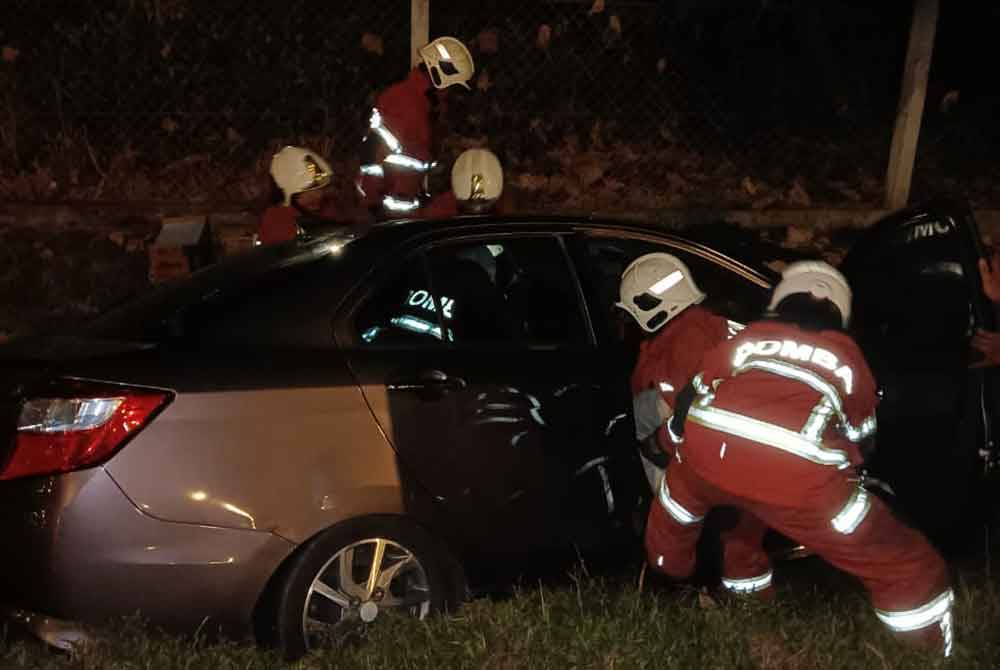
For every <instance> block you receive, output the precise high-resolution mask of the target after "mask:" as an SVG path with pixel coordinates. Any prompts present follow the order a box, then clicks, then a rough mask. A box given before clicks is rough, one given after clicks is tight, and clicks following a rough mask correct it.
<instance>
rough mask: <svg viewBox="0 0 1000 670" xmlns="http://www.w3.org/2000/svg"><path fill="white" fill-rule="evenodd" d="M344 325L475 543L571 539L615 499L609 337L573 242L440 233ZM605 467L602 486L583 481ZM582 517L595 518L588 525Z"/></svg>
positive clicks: (383, 416) (385, 406)
mask: <svg viewBox="0 0 1000 670" xmlns="http://www.w3.org/2000/svg"><path fill="white" fill-rule="evenodd" d="M387 267H392V268H395V269H394V271H392V272H388V273H387V274H386V279H385V281H384V282H382V283H380V284H377V285H375V286H374V287H372V289H371V290H370V291H365V292H363V295H362V296H361V297H360V298H359V299H358V300H357V301H356V303H355V305H354V307H352V308H351V309H349V310H348V313H347V314H346V316H345V317H344V319H343V320H342V323H341V324H340V325H339V326H338V340H339V341H340V343H341V346H342V347H343V348H344V349H346V350H347V355H348V359H349V361H350V365H351V367H352V369H353V371H354V373H355V374H356V376H357V378H358V380H359V383H360V385H361V388H362V391H363V393H364V395H365V398H366V400H367V402H368V403H369V405H370V407H371V408H372V411H373V412H374V414H375V416H376V417H377V419H378V421H379V422H380V424H381V426H382V427H383V430H384V431H385V432H386V435H387V436H388V438H389V439H390V440H391V442H392V444H393V446H394V448H395V449H396V451H397V453H398V455H399V458H400V460H401V462H402V463H403V464H404V465H405V466H406V469H407V470H408V471H410V472H412V473H413V475H414V477H415V478H416V480H417V481H418V482H419V484H420V485H421V486H422V487H424V488H426V489H427V490H429V491H430V492H431V493H432V494H433V496H434V497H435V499H436V500H437V501H438V509H437V511H436V512H435V513H438V514H444V516H445V518H447V519H448V520H449V522H451V523H452V524H454V526H453V527H455V528H460V529H461V535H462V539H463V542H464V544H465V545H466V547H467V548H468V549H470V550H474V551H487V552H489V553H491V554H495V553H496V552H505V551H510V552H513V553H517V552H520V551H530V550H534V549H537V548H538V547H541V546H545V545H551V544H554V543H559V542H561V541H563V540H566V539H574V538H573V537H570V536H571V535H573V534H575V532H576V531H577V530H578V528H585V527H587V526H588V525H589V524H588V522H590V521H593V520H594V519H595V517H596V518H597V519H598V520H603V519H605V518H606V517H607V516H608V510H607V507H608V506H613V505H614V501H613V500H612V497H613V494H612V493H611V492H609V490H608V489H609V484H607V483H606V482H605V481H604V479H602V477H601V476H600V473H601V466H602V462H601V460H600V457H601V448H602V446H601V445H600V444H599V440H597V439H596V438H595V436H598V435H603V433H604V430H605V428H606V426H605V425H604V424H603V422H604V421H605V420H606V417H604V416H603V414H602V413H601V412H600V411H598V410H599V409H600V407H599V405H598V403H597V402H596V401H595V390H596V381H595V374H594V368H593V366H592V365H590V363H591V361H592V359H593V357H594V337H593V333H592V329H591V327H590V324H589V320H588V317H587V314H586V310H585V305H584V301H583V298H582V295H581V292H580V289H579V285H578V283H577V281H576V279H575V277H574V274H573V269H572V266H571V264H570V263H569V262H568V257H567V255H566V252H565V250H564V246H563V242H562V240H561V239H560V238H559V237H558V236H556V235H550V234H521V235H512V234H496V235H477V236H475V237H465V238H461V239H438V240H434V241H431V242H427V243H424V244H423V245H422V246H419V247H418V248H416V249H413V250H411V251H410V252H408V253H404V255H403V256H402V257H401V258H400V259H393V260H392V261H391V262H390V263H389V264H388V265H387ZM588 470H592V471H593V472H592V474H593V475H594V477H593V478H592V481H591V484H592V485H591V486H590V487H589V490H588V492H587V494H581V492H580V490H579V487H578V486H577V485H576V483H575V481H574V480H575V478H576V477H575V476H576V475H577V474H578V473H580V472H586V471H588ZM574 522H579V523H574Z"/></svg>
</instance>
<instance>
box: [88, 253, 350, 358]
mask: <svg viewBox="0 0 1000 670" xmlns="http://www.w3.org/2000/svg"><path fill="white" fill-rule="evenodd" d="M355 239H356V236H354V235H350V234H339V235H328V236H324V237H322V238H320V239H315V240H303V241H296V242H290V243H287V244H281V245H276V246H273V247H264V248H260V249H255V250H254V251H252V252H250V253H248V254H245V255H243V256H240V257H238V258H234V259H231V260H227V261H223V262H221V263H219V264H217V265H213V266H211V267H208V268H206V269H204V270H201V271H199V272H196V273H194V274H193V275H192V276H191V277H190V278H188V279H185V280H182V281H179V282H171V283H169V284H164V285H163V286H160V287H158V288H155V289H153V290H152V291H151V292H150V293H148V294H146V295H144V296H142V297H140V298H137V299H135V300H131V301H129V302H126V303H124V304H123V305H121V306H118V307H115V308H112V309H110V310H108V311H107V312H105V313H104V314H102V315H100V316H98V317H97V318H95V319H94V320H92V321H90V322H89V323H88V324H86V326H85V327H84V328H83V335H84V336H86V337H92V338H100V339H116V340H135V341H159V340H161V339H163V338H164V337H168V336H170V335H176V334H178V333H176V332H174V331H175V329H176V328H178V327H179V325H178V324H179V323H180V321H181V319H180V317H181V316H182V315H183V313H184V311H185V310H187V309H189V308H190V307H191V306H194V305H200V304H203V303H205V302H208V301H211V300H213V299H215V298H216V297H218V296H220V295H223V294H232V293H233V292H234V291H243V290H248V289H249V287H251V286H252V285H254V284H257V283H259V282H260V281H262V280H265V279H266V278H267V277H270V276H274V274H275V273H277V272H279V271H283V270H287V269H289V268H293V267H302V266H305V265H314V264H316V263H318V262H321V261H323V260H329V259H331V258H334V257H342V256H345V255H346V250H347V248H348V245H350V244H351V243H352V242H353V241H354V240H355Z"/></svg>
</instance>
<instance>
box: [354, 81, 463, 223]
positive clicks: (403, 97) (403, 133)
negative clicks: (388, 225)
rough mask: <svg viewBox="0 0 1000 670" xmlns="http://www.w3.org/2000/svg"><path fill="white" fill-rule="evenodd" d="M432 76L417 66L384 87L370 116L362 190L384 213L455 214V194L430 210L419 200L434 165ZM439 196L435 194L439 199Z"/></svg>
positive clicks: (360, 178) (370, 205)
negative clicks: (401, 79) (390, 84)
mask: <svg viewBox="0 0 1000 670" xmlns="http://www.w3.org/2000/svg"><path fill="white" fill-rule="evenodd" d="M431 89H432V84H431V79H430V77H429V76H428V75H427V72H426V71H425V70H424V69H423V68H414V69H413V70H411V71H410V74H409V75H408V76H407V77H406V79H404V80H403V81H400V82H397V83H395V84H393V85H392V86H390V87H388V88H387V89H385V90H384V91H382V92H381V93H380V94H379V95H378V97H377V98H376V100H375V109H373V110H372V113H371V116H370V117H369V133H368V136H367V137H366V139H365V146H364V148H363V152H364V154H365V155H364V156H363V157H362V165H361V171H360V174H359V175H358V180H357V182H356V185H357V190H358V195H359V196H360V198H361V201H362V203H363V204H364V205H365V206H366V207H368V208H369V209H378V210H380V212H381V216H380V217H379V218H383V219H393V218H426V217H428V216H453V215H454V214H455V207H454V197H452V198H451V199H450V205H449V201H448V196H450V195H451V193H450V192H449V193H445V194H442V195H440V196H438V198H442V199H443V200H442V201H441V202H434V201H432V203H431V204H430V205H429V206H428V209H430V211H429V212H428V211H425V210H424V208H423V207H422V206H421V203H420V201H419V196H420V194H421V193H422V192H423V180H424V176H425V175H426V174H427V172H428V171H429V170H430V167H431V162H432V158H431V147H432V139H433V138H432V133H431V103H430V100H429V99H428V97H427V94H428V92H429V91H430V90H431ZM438 198H435V200H437V199H438Z"/></svg>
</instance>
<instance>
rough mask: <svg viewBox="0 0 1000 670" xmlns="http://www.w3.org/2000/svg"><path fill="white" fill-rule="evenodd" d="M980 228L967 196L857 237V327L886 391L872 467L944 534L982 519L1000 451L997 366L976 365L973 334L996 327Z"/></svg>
mask: <svg viewBox="0 0 1000 670" xmlns="http://www.w3.org/2000/svg"><path fill="white" fill-rule="evenodd" d="M980 254H981V250H980V241H979V233H978V230H977V228H976V224H975V220H974V219H973V217H972V213H971V211H970V210H969V208H968V206H967V205H965V204H963V203H957V202H952V201H939V202H935V203H932V204H931V205H929V206H926V207H920V208H914V209H910V210H905V211H902V212H898V213H896V214H894V215H892V216H890V217H888V218H886V219H884V220H883V221H881V222H879V223H877V224H876V225H874V226H873V227H872V228H871V229H870V230H868V231H866V232H865V234H864V235H863V237H862V238H861V239H860V240H859V241H858V242H857V243H856V244H855V245H854V246H853V247H852V249H851V250H850V252H849V254H848V255H847V257H846V258H845V260H844V263H843V264H842V269H843V271H844V273H845V275H846V276H847V278H848V279H849V281H850V282H851V286H852V288H853V290H854V308H853V311H854V314H853V317H852V321H853V323H852V330H853V331H854V334H855V336H856V337H857V339H858V342H859V344H860V345H861V346H862V349H863V350H864V352H865V355H866V356H867V357H868V359H869V363H870V365H871V366H872V369H873V371H874V372H875V375H876V378H877V379H878V381H879V384H880V386H881V387H882V389H883V398H882V401H881V403H880V407H879V411H878V422H879V428H878V445H877V451H876V454H875V457H874V460H873V461H872V469H873V470H874V472H875V473H876V474H877V475H878V476H879V477H880V478H882V479H884V480H886V481H887V482H888V483H889V484H890V485H891V486H892V487H893V488H894V490H895V492H896V494H897V496H898V499H899V501H900V503H901V506H902V508H903V510H904V511H905V512H906V513H907V514H909V515H911V516H912V517H913V520H914V521H915V522H916V523H917V524H918V525H919V526H920V527H921V528H923V529H924V530H926V531H927V532H929V533H930V534H931V535H932V536H935V537H937V538H938V539H942V540H945V539H949V536H951V535H956V534H959V533H961V532H962V531H964V530H966V523H965V522H972V521H973V520H974V519H975V518H978V517H977V515H975V514H974V513H973V511H974V508H975V503H976V491H977V487H976V486H974V484H975V483H976V482H977V481H978V478H979V476H980V475H981V473H982V471H983V467H984V464H985V461H984V458H985V457H987V456H988V455H989V454H990V453H991V452H992V449H993V440H992V430H993V417H992V409H993V403H994V399H993V391H992V383H991V379H990V377H991V374H989V373H985V372H984V371H982V370H977V369H970V367H969V365H970V363H971V362H972V358H971V357H970V348H969V341H970V338H971V336H972V335H973V334H974V332H975V331H976V329H979V328H982V329H987V330H992V329H993V328H994V323H993V311H992V308H991V305H990V303H989V301H988V300H987V299H986V297H985V296H984V295H983V293H982V288H981V280H980V276H979V271H978V268H977V260H978V258H979V256H980Z"/></svg>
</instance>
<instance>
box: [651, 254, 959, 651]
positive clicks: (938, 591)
mask: <svg viewBox="0 0 1000 670" xmlns="http://www.w3.org/2000/svg"><path fill="white" fill-rule="evenodd" d="M850 305H851V292H850V288H849V286H848V284H847V281H846V280H845V279H844V278H843V276H842V275H841V274H840V273H839V272H838V271H837V270H835V269H834V268H832V267H831V266H829V265H827V264H825V263H821V262H815V261H805V262H799V263H793V264H792V265H790V266H789V267H788V268H787V269H786V270H785V272H784V273H783V276H782V280H781V282H780V283H779V284H778V285H777V287H776V288H775V290H774V294H773V296H772V299H771V304H770V307H769V311H770V316H771V318H768V319H765V320H762V321H758V322H755V323H752V324H750V325H749V326H748V327H747V328H746V329H745V330H743V331H742V332H741V333H740V334H738V335H737V336H735V337H734V338H732V339H731V340H729V341H727V342H724V343H722V344H721V345H719V346H717V347H716V348H715V349H713V350H712V351H710V352H708V354H706V357H705V360H704V361H703V364H702V368H701V372H699V374H697V375H696V376H695V377H694V378H693V379H692V381H691V382H690V383H689V384H688V385H687V386H686V387H685V388H684V389H683V391H682V392H681V393H680V395H679V397H678V399H677V405H678V406H677V408H676V414H675V419H674V420H672V421H671V429H672V430H673V432H674V433H678V434H681V439H682V442H681V444H680V446H679V448H678V449H679V452H680V459H679V462H676V463H673V464H671V467H670V468H668V470H667V472H666V476H665V477H664V479H663V480H662V484H661V487H660V490H659V494H658V496H657V497H658V501H657V502H654V504H653V505H652V507H651V509H650V514H649V522H648V524H647V530H646V551H647V558H648V560H649V561H650V564H651V565H652V566H654V567H656V568H657V569H659V570H660V571H661V572H663V573H665V574H666V575H667V576H669V577H671V578H674V579H684V578H686V577H688V576H689V575H690V574H691V573H692V571H693V569H694V563H695V543H696V542H697V539H698V535H699V533H700V528H701V522H702V520H703V518H704V516H705V514H706V513H707V512H708V510H709V509H710V508H712V507H715V506H719V505H726V506H733V507H736V508H738V509H740V510H741V514H740V517H741V518H740V521H739V524H738V527H737V529H736V531H735V532H733V533H731V534H729V536H728V537H726V538H724V540H723V542H724V555H723V586H724V587H726V588H727V589H728V590H730V591H733V592H737V593H757V594H761V595H765V596H766V595H771V594H773V591H772V587H771V565H770V563H769V560H768V557H767V554H765V553H764V551H763V549H762V546H761V544H762V539H763V535H764V531H765V528H766V527H771V528H774V529H775V530H777V531H778V532H780V533H782V534H783V535H785V536H787V537H789V538H792V539H794V540H795V541H797V542H800V543H802V544H804V545H806V546H808V547H809V548H810V550H812V551H813V552H814V553H815V554H817V555H819V556H821V557H822V558H824V559H825V560H826V561H828V562H829V563H831V564H832V565H834V566H836V567H838V568H840V569H841V570H844V571H846V572H848V573H850V574H852V575H854V576H856V577H857V578H859V579H860V580H861V581H862V582H863V583H864V585H865V587H866V589H867V590H868V592H869V595H870V597H871V601H872V604H873V606H874V607H875V611H876V614H877V616H878V618H879V619H880V620H881V621H882V622H883V623H884V624H885V625H887V626H888V627H889V628H890V629H891V630H892V631H893V632H894V633H897V634H898V635H900V636H901V637H903V638H908V639H911V640H912V641H916V642H922V643H931V644H938V645H940V647H941V648H942V649H943V651H944V654H945V655H946V656H947V655H950V653H951V647H952V611H951V610H952V603H953V601H954V594H953V592H952V590H951V588H950V585H949V576H948V572H947V568H946V566H945V564H944V561H943V560H942V559H941V557H940V556H939V555H938V554H937V552H936V551H935V550H934V549H933V548H932V547H931V545H930V544H929V543H928V542H927V540H926V539H925V538H924V537H923V535H921V534H920V533H919V532H917V531H915V530H913V529H911V528H909V527H907V526H905V525H903V524H902V523H901V522H900V521H898V520H897V519H896V518H895V517H894V516H893V515H892V513H891V512H890V511H889V509H888V507H886V505H885V504H884V503H883V502H882V501H881V500H880V499H879V498H877V497H875V496H873V495H872V494H870V493H869V492H868V491H867V490H866V489H865V488H864V485H863V483H864V482H863V478H861V477H859V476H858V475H857V474H856V473H855V468H856V467H857V466H858V465H859V464H860V463H861V451H860V446H859V445H861V444H862V443H863V441H864V440H866V439H867V438H869V437H871V436H872V435H873V434H874V432H875V427H876V424H875V407H876V404H877V398H878V395H877V391H876V387H875V381H874V379H873V377H872V373H871V371H870V370H869V368H868V365H867V363H866V362H865V359H864V357H863V355H862V353H861V351H860V350H859V349H858V347H857V345H856V344H855V342H854V341H853V340H852V339H851V338H850V337H849V336H848V335H847V334H846V333H845V332H844V330H843V329H844V328H846V326H847V323H848V319H849V317H850ZM685 414H686V417H687V421H686V423H682V422H683V417H684V415H685Z"/></svg>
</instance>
